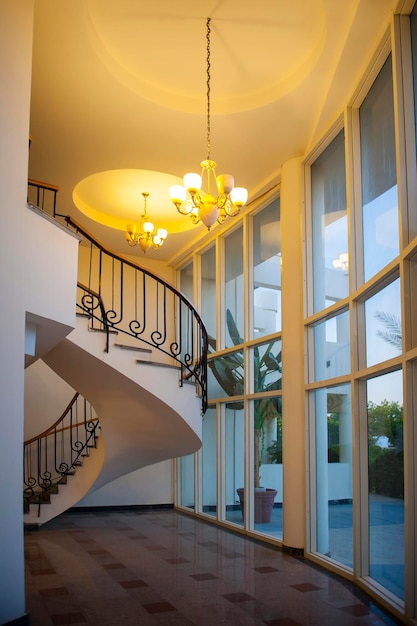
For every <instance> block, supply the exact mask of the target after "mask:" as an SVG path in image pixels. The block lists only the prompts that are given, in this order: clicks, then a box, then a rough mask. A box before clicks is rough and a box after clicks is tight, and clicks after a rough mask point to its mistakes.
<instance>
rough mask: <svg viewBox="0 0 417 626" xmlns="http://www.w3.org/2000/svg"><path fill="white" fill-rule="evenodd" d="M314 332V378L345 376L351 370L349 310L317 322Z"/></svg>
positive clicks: (324, 378)
mask: <svg viewBox="0 0 417 626" xmlns="http://www.w3.org/2000/svg"><path fill="white" fill-rule="evenodd" d="M313 333H314V380H326V379H327V378H334V377H335V376H343V374H348V373H349V371H350V341H349V312H348V311H346V312H345V313H341V314H340V315H335V316H334V317H332V318H330V319H328V320H325V321H324V322H321V323H320V324H316V325H315V326H314V329H313Z"/></svg>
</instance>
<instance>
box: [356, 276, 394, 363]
mask: <svg viewBox="0 0 417 626" xmlns="http://www.w3.org/2000/svg"><path fill="white" fill-rule="evenodd" d="M365 332H366V342H365V343H366V365H367V366H370V365H375V364H376V363H381V362H382V361H385V360H387V359H391V358H393V357H395V356H398V355H399V354H400V353H401V341H402V330H401V305H400V281H399V279H397V280H395V281H394V282H392V283H391V284H390V285H388V287H385V289H381V291H379V292H378V293H377V294H376V295H375V296H373V297H372V298H369V299H368V300H367V301H366V302H365Z"/></svg>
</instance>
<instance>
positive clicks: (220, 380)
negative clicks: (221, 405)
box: [207, 351, 244, 399]
mask: <svg viewBox="0 0 417 626" xmlns="http://www.w3.org/2000/svg"><path fill="white" fill-rule="evenodd" d="M207 384H208V396H209V398H210V399H213V398H224V397H226V396H241V395H242V394H243V390H244V365H243V352H242V351H240V352H231V353H229V354H226V355H224V356H219V357H216V358H214V359H210V360H209V361H208V380H207Z"/></svg>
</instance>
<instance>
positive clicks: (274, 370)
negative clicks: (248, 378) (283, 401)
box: [253, 341, 282, 392]
mask: <svg viewBox="0 0 417 626" xmlns="http://www.w3.org/2000/svg"><path fill="white" fill-rule="evenodd" d="M253 375H254V383H253V390H254V392H258V391H277V390H279V389H282V385H281V380H282V360H281V342H280V341H271V342H269V343H264V344H262V345H260V346H256V347H255V348H254V349H253Z"/></svg>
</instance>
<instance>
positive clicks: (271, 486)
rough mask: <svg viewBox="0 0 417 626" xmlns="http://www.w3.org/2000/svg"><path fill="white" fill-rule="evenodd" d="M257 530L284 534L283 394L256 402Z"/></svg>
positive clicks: (255, 478) (255, 471) (270, 533)
mask: <svg viewBox="0 0 417 626" xmlns="http://www.w3.org/2000/svg"><path fill="white" fill-rule="evenodd" d="M254 445H255V450H254V485H255V493H254V494H253V498H254V502H253V506H254V522H255V530H257V531H259V532H261V533H264V534H268V535H273V536H275V537H282V402H281V397H279V396H278V397H273V398H268V397H265V398H262V399H259V400H255V401H254Z"/></svg>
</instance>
